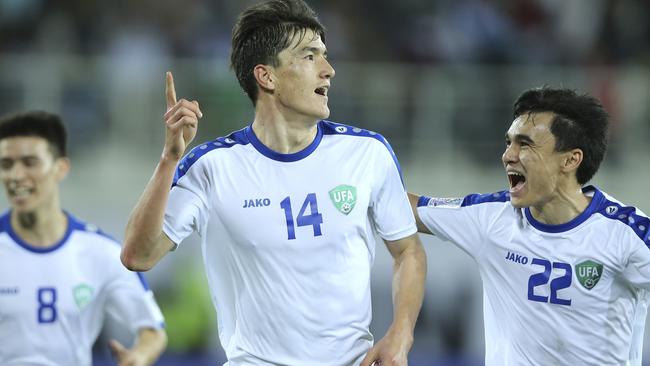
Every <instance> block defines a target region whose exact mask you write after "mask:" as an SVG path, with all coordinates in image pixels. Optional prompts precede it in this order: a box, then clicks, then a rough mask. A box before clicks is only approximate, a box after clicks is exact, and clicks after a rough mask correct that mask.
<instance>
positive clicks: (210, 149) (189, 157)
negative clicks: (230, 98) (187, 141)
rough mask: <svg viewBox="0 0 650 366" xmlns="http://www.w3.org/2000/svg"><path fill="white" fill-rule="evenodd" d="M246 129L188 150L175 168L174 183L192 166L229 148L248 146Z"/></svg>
mask: <svg viewBox="0 0 650 366" xmlns="http://www.w3.org/2000/svg"><path fill="white" fill-rule="evenodd" d="M247 128H248V127H246V128H242V129H241V130H237V131H234V132H231V133H230V134H228V135H226V136H220V137H217V138H216V139H214V140H211V141H206V142H203V143H200V144H198V145H197V146H195V147H194V148H192V149H191V150H190V152H188V153H187V154H186V155H185V156H184V157H183V158H182V159H181V161H180V162H179V163H178V166H177V167H176V175H175V177H174V182H176V181H178V179H179V178H180V177H182V176H183V175H185V174H186V173H187V171H188V170H189V169H190V168H191V167H192V166H194V165H196V164H197V163H200V162H205V161H207V160H209V159H210V157H214V156H215V153H218V152H221V151H232V149H231V148H233V147H235V146H242V145H248V144H249V143H250V140H249V138H248V136H247V134H246V129H247Z"/></svg>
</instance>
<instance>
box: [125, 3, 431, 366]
mask: <svg viewBox="0 0 650 366" xmlns="http://www.w3.org/2000/svg"><path fill="white" fill-rule="evenodd" d="M326 54H327V52H326V48H325V44H324V30H323V27H322V25H321V24H320V23H319V22H318V20H317V18H316V16H315V14H314V12H313V11H312V10H311V9H310V8H309V7H308V6H307V5H306V4H305V3H303V2H302V1H300V0H272V1H269V2H266V3H262V4H259V5H257V6H253V7H251V8H249V9H247V10H246V11H244V12H243V13H242V14H241V15H240V17H239V19H238V22H237V24H236V25H235V28H234V31H233V44H232V66H233V68H234V70H235V72H236V75H237V78H238V79H239V82H240V84H241V86H242V88H243V89H244V91H246V93H247V94H248V96H249V97H250V99H251V100H252V102H253V105H254V106H255V119H254V121H253V123H252V124H251V125H250V126H248V127H245V128H243V129H241V130H239V131H236V132H233V133H231V134H230V135H228V136H227V137H222V138H217V139H215V140H213V141H210V142H206V143H203V144H201V145H199V146H198V147H196V148H194V149H193V150H192V151H191V152H190V153H189V154H187V156H186V157H184V158H183V159H182V160H181V155H182V154H183V153H184V151H185V148H186V147H187V145H188V144H189V143H190V141H191V140H192V139H193V138H194V135H195V133H196V128H197V124H198V120H199V118H201V111H200V109H199V105H198V103H196V102H190V101H187V100H184V99H181V100H180V101H176V97H175V92H174V84H173V80H172V77H171V74H168V75H167V108H168V110H167V113H166V114H165V124H166V129H167V130H166V141H165V146H164V149H163V153H162V156H161V159H160V162H159V163H158V166H157V168H156V170H155V172H154V174H153V177H152V179H151V181H150V182H149V184H148V185H147V187H146V188H145V190H144V193H143V195H142V197H141V198H140V200H139V202H138V203H137V205H136V207H135V209H134V211H133V213H132V214H131V217H130V220H129V224H128V226H127V230H126V244H125V246H124V248H123V251H122V261H123V263H124V264H125V265H126V266H127V267H128V268H131V269H138V270H147V269H149V268H151V267H152V266H153V265H154V264H155V263H157V262H158V261H159V260H160V259H161V258H162V257H163V255H164V254H165V253H167V252H168V251H169V250H171V249H173V248H174V247H175V246H176V245H177V244H178V243H180V242H181V241H182V240H183V239H184V238H185V237H187V236H188V235H189V234H190V233H191V232H192V231H196V232H198V233H199V235H200V236H201V237H202V246H203V254H204V262H205V268H206V271H207V277H208V282H209V285H210V290H211V292H212V298H213V301H214V303H215V307H216V310H217V313H218V314H219V336H220V339H221V344H222V345H223V347H224V349H225V351H226V355H227V357H228V360H229V361H228V362H229V363H228V364H229V365H296V366H302V365H312V366H317V365H328V366H331V365H359V364H361V365H364V366H369V365H370V364H377V363H379V364H381V365H383V366H387V365H406V364H407V354H408V351H409V349H410V348H411V345H412V342H413V328H414V325H415V321H416V318H417V314H418V312H419V309H420V306H421V303H422V296H423V291H424V278H425V272H426V257H425V254H424V251H423V249H422V246H421V243H420V241H419V239H418V237H417V234H416V226H415V220H414V218H413V214H412V213H411V211H410V207H409V203H408V198H407V195H406V192H405V190H404V187H403V184H402V181H401V176H400V171H399V165H398V164H397V160H396V158H395V155H394V154H393V151H392V149H391V148H390V146H389V145H388V143H387V142H386V140H385V139H384V138H383V137H382V136H380V135H378V134H376V133H374V132H370V131H365V130H362V129H359V128H355V127H350V126H345V125H341V124H337V123H333V122H329V121H325V120H322V119H323V118H326V117H327V116H328V115H329V108H328V106H327V101H328V97H327V95H328V91H329V88H330V83H331V80H332V78H333V76H334V69H333V68H332V66H331V65H330V63H329V62H328V60H327V58H326ZM170 187H171V190H170ZM375 232H376V233H378V234H379V235H380V236H381V237H382V238H383V240H384V241H385V243H386V246H387V247H388V250H389V251H390V253H391V254H392V256H393V257H394V260H395V266H394V277H393V278H394V281H393V285H394V286H393V290H394V298H393V302H394V319H393V323H392V325H391V327H390V328H389V330H388V332H387V334H386V335H385V337H384V338H383V339H382V340H381V341H380V342H378V343H377V344H376V345H375V346H374V347H372V344H373V337H372V335H371V334H370V332H369V325H370V319H371V307H370V268H371V265H372V261H373V257H374V254H375V243H374V234H375Z"/></svg>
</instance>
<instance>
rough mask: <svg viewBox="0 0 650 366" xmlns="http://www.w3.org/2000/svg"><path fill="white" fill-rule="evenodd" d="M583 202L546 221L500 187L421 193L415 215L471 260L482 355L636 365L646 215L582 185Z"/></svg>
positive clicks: (507, 360)
mask: <svg viewBox="0 0 650 366" xmlns="http://www.w3.org/2000/svg"><path fill="white" fill-rule="evenodd" d="M583 192H584V194H586V195H588V196H590V197H591V202H590V204H589V206H588V207H587V209H586V210H585V211H584V212H583V213H582V214H580V215H578V216H577V217H576V218H574V219H573V220H571V221H570V222H568V223H565V224H562V225H546V224H543V223H541V222H539V221H537V220H535V218H534V217H533V216H532V215H531V213H530V211H529V209H528V208H526V209H516V208H514V207H513V206H512V205H511V204H510V197H509V195H508V193H507V192H505V191H504V192H497V193H494V194H484V195H479V194H472V195H469V196H466V197H465V198H458V199H440V198H428V197H421V198H420V200H419V202H418V215H419V217H420V219H421V221H422V222H423V223H424V224H425V225H426V226H427V227H428V228H429V230H431V232H432V233H434V234H435V235H437V236H439V237H440V238H442V239H445V240H450V241H452V242H453V243H455V244H456V245H457V246H459V247H460V248H461V249H463V250H464V251H465V252H467V253H468V254H469V255H470V256H472V257H473V258H474V260H475V261H476V262H477V264H478V269H479V272H480V274H481V278H482V280H483V312H484V322H485V348H486V355H485V361H486V362H485V363H486V365H487V366H514V365H517V366H518V365H539V366H547V365H571V366H576V365H635V366H636V365H638V366H640V365H641V351H642V346H643V333H644V327H645V319H646V312H647V305H648V289H650V249H649V248H648V245H650V228H649V226H650V220H649V219H648V217H647V216H645V215H644V214H643V213H642V212H640V211H639V210H638V209H636V208H634V207H630V206H625V205H623V204H622V203H620V202H618V201H616V200H615V199H613V198H612V197H610V196H608V195H607V194H605V193H604V192H602V191H600V190H598V189H596V188H594V187H591V186H590V187H586V188H584V189H583Z"/></svg>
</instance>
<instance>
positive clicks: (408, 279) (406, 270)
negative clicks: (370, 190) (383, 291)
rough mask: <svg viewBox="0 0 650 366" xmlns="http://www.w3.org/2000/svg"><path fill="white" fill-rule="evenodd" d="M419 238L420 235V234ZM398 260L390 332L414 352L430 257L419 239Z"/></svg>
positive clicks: (396, 259)
mask: <svg viewBox="0 0 650 366" xmlns="http://www.w3.org/2000/svg"><path fill="white" fill-rule="evenodd" d="M416 235H417V234H416ZM414 240H416V241H417V243H416V244H415V245H410V246H408V247H406V248H405V249H404V250H403V251H402V253H400V255H399V256H397V257H395V264H394V268H393V312H394V314H393V323H392V325H391V327H390V330H389V332H392V333H394V335H395V336H397V337H398V338H400V339H404V340H407V341H408V342H407V344H408V346H409V348H410V346H411V344H412V342H413V330H414V328H415V322H416V320H417V317H418V314H419V313H420V308H421V307H422V301H423V298H424V284H425V279H426V272H427V260H426V253H425V252H424V249H423V248H422V244H421V243H420V240H419V238H417V236H415V239H414Z"/></svg>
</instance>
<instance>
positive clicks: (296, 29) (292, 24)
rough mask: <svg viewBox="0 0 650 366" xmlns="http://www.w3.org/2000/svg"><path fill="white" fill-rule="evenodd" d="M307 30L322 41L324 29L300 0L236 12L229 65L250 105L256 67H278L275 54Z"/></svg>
mask: <svg viewBox="0 0 650 366" xmlns="http://www.w3.org/2000/svg"><path fill="white" fill-rule="evenodd" d="M307 30H312V31H313V32H314V33H315V34H316V35H317V36H320V38H321V40H322V41H323V42H325V28H324V27H323V25H322V24H321V23H320V22H319V20H318V18H317V17H316V13H315V12H314V11H313V10H312V9H311V8H310V7H309V5H307V4H306V3H305V2H304V1H302V0H270V1H267V2H264V3H261V4H258V5H254V6H252V7H250V8H248V9H246V10H245V11H244V12H242V13H241V14H240V15H239V18H238V19H237V23H236V24H235V27H234V28H233V32H232V53H231V55H230V65H231V67H232V68H233V70H234V71H235V74H236V76H237V80H239V85H241V87H242V89H244V91H245V92H246V94H247V95H248V97H249V98H250V99H251V101H252V102H253V105H255V103H256V102H257V96H258V88H257V81H256V80H255V76H254V75H253V69H254V68H255V66H256V65H259V64H263V65H272V66H278V65H279V60H278V54H279V53H280V52H281V51H282V50H284V49H285V48H287V47H289V45H290V44H291V42H292V40H293V39H294V37H295V36H296V35H299V36H300V37H304V36H305V33H306V32H307Z"/></svg>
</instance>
